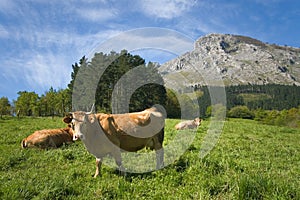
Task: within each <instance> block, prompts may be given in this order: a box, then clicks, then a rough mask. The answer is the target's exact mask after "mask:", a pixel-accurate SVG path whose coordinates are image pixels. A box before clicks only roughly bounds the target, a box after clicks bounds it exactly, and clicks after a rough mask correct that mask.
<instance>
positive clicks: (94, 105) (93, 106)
mask: <svg viewBox="0 0 300 200" xmlns="http://www.w3.org/2000/svg"><path fill="white" fill-rule="evenodd" d="M94 107H95V103H93V105H92V109H91V111H90V112H87V113H86V114H88V115H89V114H92V113H93V110H94Z"/></svg>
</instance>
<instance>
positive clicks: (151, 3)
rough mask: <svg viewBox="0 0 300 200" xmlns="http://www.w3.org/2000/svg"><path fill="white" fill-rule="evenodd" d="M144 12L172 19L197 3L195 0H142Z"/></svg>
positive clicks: (141, 4)
mask: <svg viewBox="0 0 300 200" xmlns="http://www.w3.org/2000/svg"><path fill="white" fill-rule="evenodd" d="M139 3H140V7H141V9H142V12H144V13H145V14H146V15H149V16H151V17H157V18H164V19H172V18H175V17H179V16H181V15H183V14H184V13H185V12H186V11H188V10H190V8H191V7H192V6H193V5H194V4H195V1H194V0H162V1H156V0H145V1H140V2H139Z"/></svg>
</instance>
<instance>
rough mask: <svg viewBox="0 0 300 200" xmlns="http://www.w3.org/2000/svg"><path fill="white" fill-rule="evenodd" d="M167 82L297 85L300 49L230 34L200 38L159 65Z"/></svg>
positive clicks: (299, 73)
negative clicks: (182, 51)
mask: <svg viewBox="0 0 300 200" xmlns="http://www.w3.org/2000/svg"><path fill="white" fill-rule="evenodd" d="M159 71H160V72H161V74H162V76H163V77H164V78H166V79H167V80H168V82H169V83H170V84H172V82H173V83H175V82H176V81H178V79H179V78H180V77H181V79H184V81H183V82H184V83H183V84H184V85H185V86H195V85H222V84H224V85H246V84H257V85H265V84H283V85H298V86H299V85H300V48H295V47H289V46H279V45H275V44H268V43H264V42H262V41H259V40H257V39H254V38H251V37H247V36H242V35H232V34H217V33H212V34H208V35H205V36H203V37H200V38H199V39H198V40H196V42H195V44H194V49H193V50H192V51H190V52H186V53H185V54H183V55H180V56H179V57H177V58H175V59H173V60H170V61H168V62H166V63H164V64H162V65H161V66H160V67H159Z"/></svg>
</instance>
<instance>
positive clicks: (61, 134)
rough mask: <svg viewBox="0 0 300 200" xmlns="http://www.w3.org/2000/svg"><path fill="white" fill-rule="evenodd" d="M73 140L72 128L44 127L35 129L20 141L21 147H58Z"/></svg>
mask: <svg viewBox="0 0 300 200" xmlns="http://www.w3.org/2000/svg"><path fill="white" fill-rule="evenodd" d="M72 142H73V129H72V128H71V127H70V126H68V127H67V128H59V129H44V130H38V131H35V132H34V133H33V134H31V135H29V136H28V137H27V138H24V139H23V140H22V142H21V147H22V148H24V149H25V148H28V147H37V148H41V149H46V148H58V147H60V146H62V145H63V144H65V143H66V144H69V143H72Z"/></svg>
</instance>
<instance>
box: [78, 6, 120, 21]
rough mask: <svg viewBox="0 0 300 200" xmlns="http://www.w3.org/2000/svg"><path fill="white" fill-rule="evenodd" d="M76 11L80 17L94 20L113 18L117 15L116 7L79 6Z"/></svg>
mask: <svg viewBox="0 0 300 200" xmlns="http://www.w3.org/2000/svg"><path fill="white" fill-rule="evenodd" d="M76 12H77V14H79V15H80V16H81V17H82V18H85V19H87V20H89V21H94V22H103V21H107V20H110V19H114V18H116V17H117V16H118V13H117V10H116V9H102V8H99V9H97V8H80V9H76Z"/></svg>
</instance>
